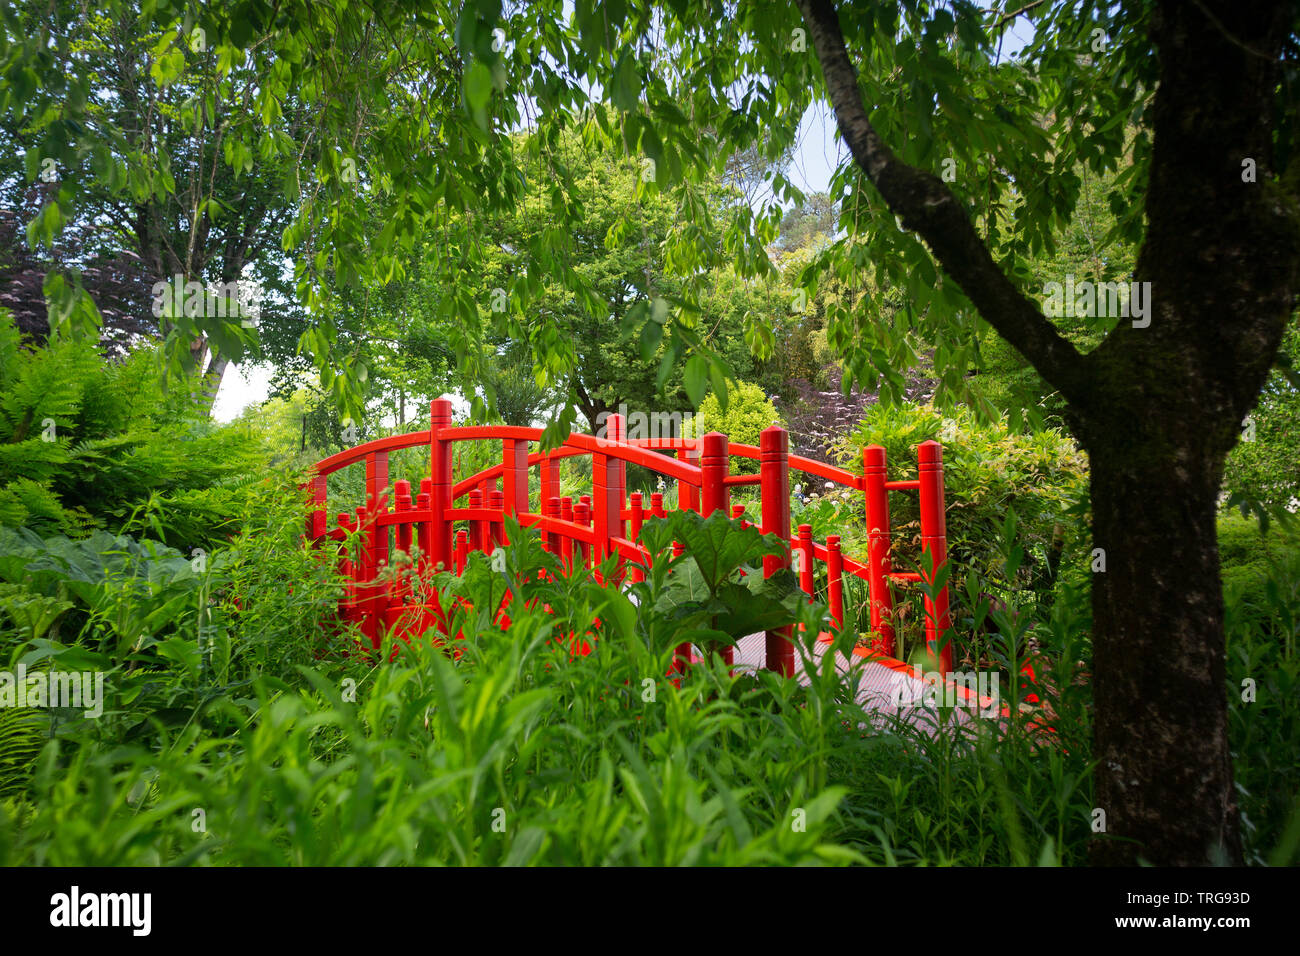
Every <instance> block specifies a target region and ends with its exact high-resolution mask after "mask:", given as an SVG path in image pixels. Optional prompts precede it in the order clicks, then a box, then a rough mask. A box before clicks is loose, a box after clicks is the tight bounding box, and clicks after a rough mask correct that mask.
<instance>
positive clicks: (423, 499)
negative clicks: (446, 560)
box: [415, 478, 433, 573]
mask: <svg viewBox="0 0 1300 956" xmlns="http://www.w3.org/2000/svg"><path fill="white" fill-rule="evenodd" d="M431 487H432V485H431V484H430V482H429V479H428V478H425V479H423V480H422V481H421V482H420V493H419V494H418V495H416V496H415V507H416V508H417V509H418V510H420V511H428V510H429V508H430V507H431V506H430V504H429V502H430V500H431V498H432V493H431V491H430V488H431ZM415 534H416V544H417V545H418V547H419V549H420V565H419V570H420V571H421V573H423V572H424V571H427V570H428V569H429V568H430V567H431V566H432V565H431V564H430V557H429V556H430V555H431V554H432V553H433V529H432V527H431V525H430V523H429V522H428V521H421V522H420V526H419V528H417V529H416V532H415Z"/></svg>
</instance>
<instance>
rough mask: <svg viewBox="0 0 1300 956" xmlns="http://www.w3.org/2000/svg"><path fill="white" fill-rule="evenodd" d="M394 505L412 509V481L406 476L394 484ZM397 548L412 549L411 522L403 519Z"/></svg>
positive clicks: (404, 509) (398, 528) (398, 534)
mask: <svg viewBox="0 0 1300 956" xmlns="http://www.w3.org/2000/svg"><path fill="white" fill-rule="evenodd" d="M393 505H394V508H395V510H397V511H410V510H411V483H410V482H409V481H407V480H406V479H405V478H403V479H401V480H400V481H398V482H397V483H396V484H395V485H394V486H393ZM397 550H398V551H405V552H407V553H409V552H410V550H411V523H410V522H409V521H403V522H402V523H401V524H399V525H398V526H397Z"/></svg>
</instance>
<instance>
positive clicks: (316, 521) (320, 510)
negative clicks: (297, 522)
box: [307, 475, 329, 541]
mask: <svg viewBox="0 0 1300 956" xmlns="http://www.w3.org/2000/svg"><path fill="white" fill-rule="evenodd" d="M328 480H329V479H328V477H327V476H325V475H316V476H315V477H313V478H312V480H311V482H310V483H309V484H310V486H311V499H312V503H313V504H314V505H315V508H314V509H313V510H312V513H311V514H310V515H309V516H308V518H307V537H308V538H310V539H312V540H313V541H315V540H316V539H318V538H323V537H325V532H327V531H328V530H329V515H328V514H326V512H325V503H326V494H327V492H326V488H327V487H328V486H327V482H328Z"/></svg>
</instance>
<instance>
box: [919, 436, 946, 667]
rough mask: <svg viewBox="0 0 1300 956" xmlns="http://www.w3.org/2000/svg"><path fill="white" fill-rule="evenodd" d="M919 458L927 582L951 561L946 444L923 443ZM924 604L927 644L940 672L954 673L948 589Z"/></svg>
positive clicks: (923, 549)
mask: <svg viewBox="0 0 1300 956" xmlns="http://www.w3.org/2000/svg"><path fill="white" fill-rule="evenodd" d="M916 461H917V474H918V476H919V477H918V480H919V481H920V483H921V573H922V575H924V576H925V579H926V580H927V581H933V580H934V577H933V576H934V575H937V574H938V573H939V571H940V570H941V569H942V568H943V566H944V565H945V564H946V563H947V561H948V528H947V523H946V522H945V520H944V513H943V511H944V509H943V446H942V445H940V444H939V443H938V442H937V441H933V440H931V441H924V442H921V444H920V446H919V447H918V448H917V449H916ZM932 569H933V570H932ZM924 603H925V644H926V647H927V648H928V649H929V650H930V653H931V654H934V655H936V656H937V657H938V659H939V669H940V671H941V672H942V673H944V674H951V673H952V647H951V645H949V644H948V641H949V639H950V638H951V628H952V622H951V620H950V619H949V616H948V588H947V587H946V586H945V587H943V588H941V589H940V590H939V591H938V592H937V593H936V594H935V596H934V598H933V599H932V598H930V597H928V596H927V597H926V598H925V602H924ZM941 645H943V646H942V648H941Z"/></svg>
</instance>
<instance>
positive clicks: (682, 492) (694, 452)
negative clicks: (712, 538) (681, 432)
mask: <svg viewBox="0 0 1300 956" xmlns="http://www.w3.org/2000/svg"><path fill="white" fill-rule="evenodd" d="M700 446H701V440H700V439H696V441H695V445H694V447H692V448H686V449H683V451H682V452H681V454H680V456H679V457H680V458H681V459H682V460H683V461H685V462H686V464H688V465H698V464H699V463H700ZM677 510H678V511H699V510H700V489H699V488H697V487H696V486H695V485H693V484H691V483H689V482H686V481H678V482H677Z"/></svg>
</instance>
